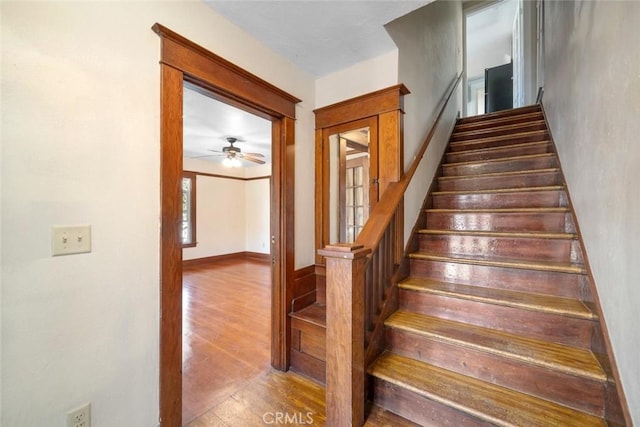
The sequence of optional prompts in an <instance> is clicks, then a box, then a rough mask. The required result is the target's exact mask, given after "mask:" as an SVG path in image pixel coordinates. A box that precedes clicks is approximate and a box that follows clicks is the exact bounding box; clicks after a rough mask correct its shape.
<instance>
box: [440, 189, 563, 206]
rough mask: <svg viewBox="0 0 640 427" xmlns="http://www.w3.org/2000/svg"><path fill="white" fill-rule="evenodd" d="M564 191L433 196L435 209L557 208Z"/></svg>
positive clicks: (561, 204) (560, 204) (560, 203)
mask: <svg viewBox="0 0 640 427" xmlns="http://www.w3.org/2000/svg"><path fill="white" fill-rule="evenodd" d="M561 193H562V191H560V190H554V191H523V192H519V193H480V194H443V195H434V196H433V199H432V200H433V208H434V209H494V208H530V207H535V208H556V207H563V206H566V203H565V204H563V203H562V198H561Z"/></svg>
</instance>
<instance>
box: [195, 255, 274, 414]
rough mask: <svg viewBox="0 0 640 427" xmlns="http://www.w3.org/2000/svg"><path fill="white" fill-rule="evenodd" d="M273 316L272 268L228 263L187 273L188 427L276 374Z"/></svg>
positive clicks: (244, 262)
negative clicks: (272, 355)
mask: <svg viewBox="0 0 640 427" xmlns="http://www.w3.org/2000/svg"><path fill="white" fill-rule="evenodd" d="M270 312H271V266H270V264H269V263H266V262H260V261H253V260H225V261H220V262H216V263H215V264H213V265H206V266H196V267H188V268H185V269H184V272H183V353H182V363H183V374H182V376H183V391H182V399H183V403H182V420H183V423H184V424H188V423H190V422H192V421H193V420H194V419H196V418H197V417H199V416H200V415H202V414H204V413H205V412H207V411H208V410H209V409H211V408H213V407H216V406H217V405H219V404H220V403H222V402H224V401H225V400H227V399H228V398H229V397H230V396H232V395H233V394H234V393H236V392H237V391H238V390H240V389H242V388H243V387H244V386H245V385H246V384H247V383H249V382H251V381H253V380H255V379H256V378H259V377H261V376H262V375H263V374H264V373H265V372H267V371H270V370H271V368H270V345H271V344H270V343H271V340H270V334H271V314H270ZM192 425H202V424H198V423H196V424H192ZM205 425H206V424H205ZM210 425H217V424H210ZM220 425H224V424H220Z"/></svg>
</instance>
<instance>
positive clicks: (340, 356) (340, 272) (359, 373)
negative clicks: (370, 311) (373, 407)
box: [318, 244, 371, 427]
mask: <svg viewBox="0 0 640 427" xmlns="http://www.w3.org/2000/svg"><path fill="white" fill-rule="evenodd" d="M370 252H371V250H370V249H365V248H364V247H363V246H362V245H356V244H335V245H329V246H326V247H325V248H324V249H322V250H320V251H318V253H319V254H320V255H322V256H324V257H325V258H326V275H327V276H326V284H327V291H326V292H327V295H326V300H327V335H326V336H327V338H326V359H327V361H326V367H327V368H326V369H327V378H326V398H327V403H326V407H327V426H335V427H337V426H339V427H344V426H358V427H359V426H362V425H363V424H364V402H365V390H364V384H365V366H364V363H365V361H364V339H365V331H364V328H365V324H364V323H365V322H364V316H365V290H364V282H365V280H364V279H365V263H366V260H367V257H366V256H367V255H368V254H369V253H370Z"/></svg>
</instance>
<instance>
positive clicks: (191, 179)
mask: <svg viewBox="0 0 640 427" xmlns="http://www.w3.org/2000/svg"><path fill="white" fill-rule="evenodd" d="M180 238H181V240H182V247H183V248H192V247H194V246H195V245H196V174H194V173H188V172H184V173H183V174H182V228H181V230H180Z"/></svg>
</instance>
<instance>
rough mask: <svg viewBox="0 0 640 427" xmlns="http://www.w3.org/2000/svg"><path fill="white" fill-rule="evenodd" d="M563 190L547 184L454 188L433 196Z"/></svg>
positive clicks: (557, 186) (435, 192)
mask: <svg viewBox="0 0 640 427" xmlns="http://www.w3.org/2000/svg"><path fill="white" fill-rule="evenodd" d="M560 190H564V187H563V186H562V185H547V186H543V187H521V188H517V187H516V188H493V189H488V190H455V191H434V192H433V193H431V194H432V195H435V196H441V195H449V194H451V195H458V194H460V195H462V194H485V193H488V194H494V193H520V192H523V191H560Z"/></svg>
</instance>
